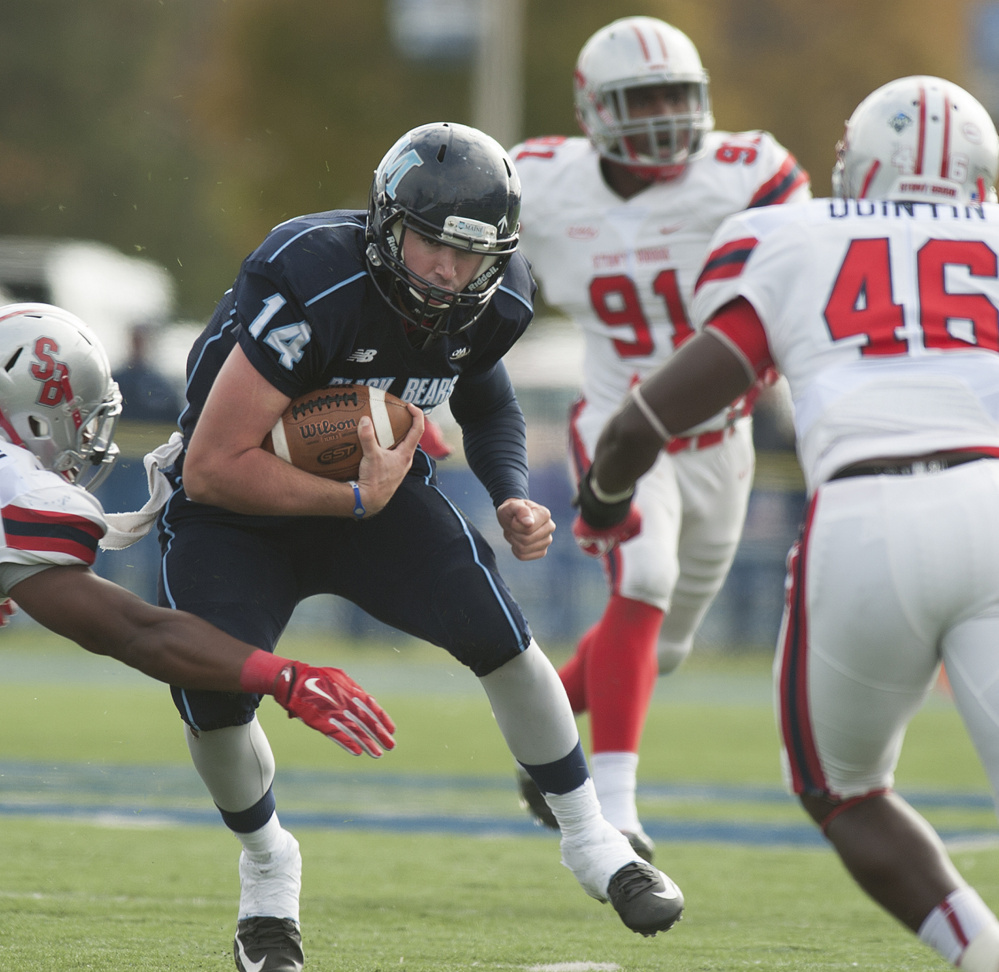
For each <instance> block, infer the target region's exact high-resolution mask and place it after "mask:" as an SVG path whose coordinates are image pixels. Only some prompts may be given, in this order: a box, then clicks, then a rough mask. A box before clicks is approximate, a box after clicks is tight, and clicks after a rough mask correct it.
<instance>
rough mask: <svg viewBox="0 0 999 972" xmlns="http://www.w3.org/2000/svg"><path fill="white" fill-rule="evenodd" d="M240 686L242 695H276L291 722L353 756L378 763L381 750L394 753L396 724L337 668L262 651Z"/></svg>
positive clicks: (249, 665)
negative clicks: (322, 666) (365, 756)
mask: <svg viewBox="0 0 999 972" xmlns="http://www.w3.org/2000/svg"><path fill="white" fill-rule="evenodd" d="M275 670H276V671H277V674H276V676H275V675H274V672H275ZM268 679H269V681H268ZM240 683H241V685H242V687H243V689H244V691H247V692H266V693H268V694H270V695H273V696H274V698H275V699H276V700H277V702H278V704H279V705H281V706H283V707H284V708H285V709H287V710H288V718H289V719H291V718H295V719H301V720H302V722H304V723H305V724H306V725H307V726H311V727H312V728H313V729H316V730H317V731H319V732H321V733H322V734H323V735H324V736H326V737H327V738H328V739H332V740H333V742H335V743H336V744H337V745H339V746H342V747H343V748H344V749H346V750H347V752H348V753H353V754H354V755H355V756H360V755H361V753H362V752H365V753H367V754H368V755H369V756H374V757H378V756H381V755H382V748H384V749H394V748H395V740H394V739H393V738H392V733H393V732H395V723H394V722H393V721H392V719H391V718H390V717H389V715H388V713H387V712H385V710H384V709H382V707H381V706H380V705H379V704H378V703H377V702H376V701H375V700H374V699H373V698H372V697H371V696H370V695H368V693H367V692H365V691H364V689H362V688H361V686H360V685H358V684H357V682H355V681H354V680H353V679H352V678H351V677H350V676H349V675H348V674H347V673H346V672H344V671H342V670H341V669H339V668H314V667H313V666H312V665H306V664H304V663H303V662H295V661H289V660H288V659H286V658H281V657H279V656H276V655H270V654H268V653H267V652H266V651H260V650H258V651H255V652H254V653H253V654H252V655H250V657H249V658H248V659H247V660H246V663H245V664H244V666H243V671H242V673H241V675H240ZM262 686H266V687H262Z"/></svg>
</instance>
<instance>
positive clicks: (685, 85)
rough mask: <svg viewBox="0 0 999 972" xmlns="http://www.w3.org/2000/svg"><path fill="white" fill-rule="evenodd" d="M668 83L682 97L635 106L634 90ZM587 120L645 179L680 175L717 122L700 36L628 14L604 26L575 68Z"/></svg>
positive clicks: (594, 134) (581, 114)
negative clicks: (656, 106)
mask: <svg viewBox="0 0 999 972" xmlns="http://www.w3.org/2000/svg"><path fill="white" fill-rule="evenodd" d="M663 85H666V86H668V90H669V91H670V94H671V96H672V98H674V99H675V104H674V105H673V106H671V107H670V108H669V110H668V111H664V112H660V113H656V114H652V115H648V116H646V115H645V113H644V112H643V113H642V114H641V115H636V114H635V113H634V108H633V104H634V102H633V101H632V102H630V101H629V92H631V93H632V94H631V97H632V98H634V97H635V96H636V94H638V95H640V94H641V92H637V93H636V92H635V90H634V89H640V88H653V87H656V86H663ZM575 102H576V118H577V120H578V121H579V127H580V128H582V130H583V132H584V133H585V134H586V137H587V138H589V140H590V141H591V142H592V143H593V145H594V147H595V148H596V149H597V151H598V152H599V153H600V155H601V156H603V157H604V158H606V159H610V160H612V161H614V162H619V163H621V164H622V165H626V166H628V167H629V168H631V169H634V170H636V171H637V172H638V174H640V175H641V176H642V177H643V178H648V179H656V180H664V179H672V178H675V177H676V176H677V175H679V174H680V173H681V172H682V171H683V169H684V167H685V166H686V164H687V163H688V162H689V161H690V160H691V159H692V158H694V157H695V156H696V155H697V154H698V153H699V152H700V151H701V146H702V142H703V139H704V134H705V132H710V131H711V130H712V129H713V128H714V124H715V120H714V116H713V115H712V114H711V102H710V98H709V94H708V73H707V71H705V70H704V68H703V67H702V65H701V58H700V55H699V54H698V53H697V48H696V47H694V44H693V42H692V41H691V40H690V38H689V37H687V35H686V34H684V33H683V32H682V31H680V30H677V29H676V28H675V27H672V26H670V25H669V24H667V23H664V22H663V21H662V20H657V19H656V18H655V17H623V18H621V19H620V20H615V21H614V22H613V23H611V24H608V25H607V26H606V27H603V28H601V29H600V30H598V31H597V32H596V33H595V34H594V35H593V36H592V37H591V38H590V39H589V40H588V41H587V42H586V43H585V44H584V45H583V49H582V50H581V51H580V52H579V58H578V60H577V61H576V75H575Z"/></svg>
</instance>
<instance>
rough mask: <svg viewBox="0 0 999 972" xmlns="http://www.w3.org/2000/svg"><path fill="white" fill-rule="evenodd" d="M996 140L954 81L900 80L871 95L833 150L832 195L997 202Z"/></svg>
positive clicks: (988, 122) (978, 109) (980, 112)
mask: <svg viewBox="0 0 999 972" xmlns="http://www.w3.org/2000/svg"><path fill="white" fill-rule="evenodd" d="M997 175H999V135H997V134H996V127H995V125H994V124H993V122H992V119H991V118H990V117H989V113H988V112H987V111H986V110H985V108H983V107H982V105H981V104H980V103H979V102H978V101H976V100H975V98H973V97H972V96H971V95H970V94H968V92H967V91H965V90H964V89H963V88H961V87H959V86H958V85H956V84H954V83H953V82H951V81H945V80H944V79H943V78H934V77H929V76H926V75H916V76H913V77H908V78H899V79H898V80H896V81H891V82H889V83H888V84H886V85H883V86H882V87H880V88H878V89H877V90H876V91H874V92H872V93H871V94H869V95H868V96H867V97H866V98H865V99H864V100H863V101H862V102H861V103H860V104H859V105H858V106H857V108H856V110H855V111H854V112H853V114H852V115H851V116H850V120H849V121H848V122H847V123H846V132H845V134H844V135H843V138H842V140H841V141H840V142H839V143H838V144H837V146H836V164H835V166H834V167H833V174H832V188H833V195H834V196H838V197H840V198H846V199H896V200H902V201H917V202H952V203H969V202H970V203H978V202H982V201H983V200H984V201H988V202H995V201H996V190H995V182H996V177H997Z"/></svg>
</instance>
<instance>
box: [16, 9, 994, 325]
mask: <svg viewBox="0 0 999 972" xmlns="http://www.w3.org/2000/svg"><path fill="white" fill-rule="evenodd" d="M487 5H488V6H487ZM995 7H996V4H994V3H988V2H982V0H944V2H940V0H877V2H871V0H826V2H824V3H815V2H813V0H631V2H619V0H465V2H463V0H363V2H357V0H88V2H87V3H79V2H77V0H5V2H4V4H3V7H2V8H0V28H2V36H3V38H4V49H5V56H4V58H3V59H2V60H0V83H2V90H3V92H4V98H3V100H2V102H0V233H2V234H3V235H31V236H39V235H41V236H51V237H61V238H65V237H75V238H83V239H93V240H98V241H102V242H105V243H109V244H112V245H114V246H115V247H117V248H118V249H120V250H122V251H123V252H125V253H132V254H140V255H143V256H146V257H150V258H152V259H154V260H156V261H158V262H160V263H162V264H163V265H164V266H165V267H166V268H167V269H168V270H169V271H170V273H171V274H172V275H173V277H174V278H175V279H176V282H177V292H178V297H179V312H180V313H181V314H182V315H184V316H186V317H190V318H195V319H203V318H205V317H206V316H207V315H208V314H209V313H210V311H211V308H212V306H213V305H214V303H215V301H216V299H217V298H218V296H219V295H220V294H221V293H222V291H223V290H225V288H226V287H227V286H228V285H229V284H230V283H231V281H232V279H233V277H234V275H235V272H236V270H237V268H238V265H239V262H240V261H241V260H242V258H243V257H244V256H245V255H246V253H248V252H249V250H250V249H252V248H253V247H254V246H255V245H256V244H257V243H258V242H259V240H260V239H261V238H262V236H263V234H264V233H266V231H267V230H268V229H269V228H270V227H271V226H273V225H274V224H275V223H277V222H279V221H281V220H282V219H285V218H287V217H289V216H292V215H295V214H297V213H301V212H311V211H316V210H322V209H328V208H337V207H363V206H364V205H365V202H366V194H367V189H368V183H369V181H370V177H371V172H372V170H373V168H374V166H375V165H376V163H377V162H378V160H379V159H380V158H381V156H382V155H383V154H384V152H385V151H386V150H387V149H388V148H389V146H390V145H391V144H392V142H393V141H394V140H395V139H396V138H397V137H398V136H399V135H401V134H402V133H403V132H405V131H406V130H408V129H409V128H411V127H413V126H415V125H418V124H422V123H424V122H428V121H438V120H443V119H447V120H453V121H460V122H465V123H469V124H478V125H480V126H481V127H486V128H487V130H488V129H490V128H493V126H491V125H490V123H489V119H488V118H486V119H483V118H482V117H480V116H481V115H482V112H483V111H488V110H489V107H488V106H489V101H488V98H485V99H484V98H483V91H482V90H481V85H482V84H483V83H485V84H487V85H493V86H495V85H496V83H497V82H496V80H495V79H496V77H497V75H496V74H495V70H496V69H497V64H496V63H494V65H493V69H494V73H493V74H486V75H483V74H482V72H481V62H480V61H477V59H476V52H475V49H474V45H471V44H469V43H468V42H467V38H466V39H465V41H463V40H462V32H461V26H462V21H463V19H466V20H467V19H468V18H470V17H471V18H473V19H474V17H476V16H482V15H483V14H484V13H485V16H487V17H488V19H489V20H490V21H491V23H490V25H489V27H488V28H487V31H486V35H485V36H486V40H485V45H486V46H485V47H484V48H483V49H482V51H481V52H480V54H481V56H485V55H486V54H487V53H488V52H490V51H492V52H494V53H496V52H497V50H498V48H497V45H498V44H500V43H501V42H503V40H504V36H503V32H502V27H503V25H506V24H513V25H516V24H517V23H520V24H521V25H522V29H521V30H520V31H516V33H517V34H518V35H519V37H520V39H521V41H522V46H520V47H519V49H514V50H513V51H507V49H505V48H503V49H502V50H501V56H500V57H498V58H495V59H494V61H496V62H498V66H499V69H500V70H505V71H506V72H507V77H509V78H510V79H511V80H510V81H509V82H508V84H509V87H510V92H509V93H510V94H511V96H512V98H513V101H514V104H513V110H514V115H513V121H512V123H511V122H510V121H509V120H497V122H496V124H497V126H499V127H501V128H503V129H504V131H503V132H502V133H501V132H499V131H497V130H495V129H494V130H493V131H492V134H495V135H497V137H500V138H501V140H502V141H504V142H506V143H507V144H509V143H511V142H512V141H514V140H517V139H519V138H521V137H524V136H527V135H537V134H552V133H562V134H572V133H574V132H575V121H574V117H573V112H572V97H571V90H572V89H571V82H572V69H573V65H574V63H575V59H576V55H577V53H578V51H579V48H580V47H581V46H582V44H583V42H584V41H585V40H586V38H587V37H589V36H590V34H592V33H593V32H594V31H595V30H596V29H598V28H599V27H601V26H602V25H603V24H605V23H607V22H609V21H610V20H613V19H614V18H616V17H619V16H625V15H629V14H650V15H653V16H658V17H662V18H663V19H665V20H668V21H670V22H672V23H674V24H675V25H676V26H678V27H680V28H681V29H683V30H685V31H686V32H687V33H688V34H690V36H691V38H692V39H693V40H694V42H695V43H696V44H697V46H698V48H699V49H700V52H701V56H702V59H703V61H704V63H705V65H706V67H707V68H708V70H709V72H710V74H711V80H712V89H711V90H712V96H713V100H714V109H715V115H716V118H717V124H718V127H720V128H726V129H736V130H738V129H743V128H766V129H768V130H770V131H772V132H773V133H774V134H775V135H776V136H777V137H778V139H780V140H781V141H782V142H783V143H784V144H785V145H787V146H788V147H789V148H790V149H791V150H792V151H794V152H795V154H796V155H797V156H798V158H799V159H800V160H801V162H802V163H803V164H804V165H805V167H806V168H807V169H808V170H809V171H810V172H811V174H812V177H813V181H814V185H815V189H816V192H817V193H819V194H821V193H824V192H826V191H827V189H828V174H829V169H830V167H831V164H832V159H833V145H834V143H835V141H836V139H837V138H838V137H839V135H840V133H841V131H842V124H843V121H844V120H845V118H846V117H847V116H848V115H849V113H850V111H851V110H852V109H853V107H854V106H855V105H856V104H857V102H858V101H859V100H860V99H861V98H862V97H863V96H864V95H865V94H867V93H868V92H869V91H870V90H871V89H872V88H874V87H875V86H877V85H878V84H881V83H883V82H885V81H888V80H891V79H892V78H894V77H898V76H900V75H903V74H912V73H928V74H940V75H943V76H946V77H949V78H952V79H953V80H955V81H957V82H958V83H960V84H963V85H965V86H966V87H969V88H971V90H973V91H975V92H976V93H977V94H979V96H980V97H982V100H983V101H987V102H988V100H989V98H990V97H991V96H990V94H989V86H990V84H991V83H992V75H991V74H990V73H989V72H990V71H992V70H995V63H994V62H995V61H996V60H999V53H997V40H996V31H995V30H994V29H993V27H992V25H993V22H994V21H995V20H996V19H997V18H996V16H995V15H994V14H995ZM518 18H519V19H518ZM414 25H415V27H414ZM435 38H436V39H437V41H438V43H435ZM506 40H507V41H509V38H507V39H506ZM483 78H485V79H486V80H485V81H483ZM477 84H478V85H479V88H478V89H477V87H476V85H477ZM488 93H489V92H488V91H487V92H486V94H488ZM493 93H495V92H493ZM484 106H485V107H484ZM501 122H502V123H501Z"/></svg>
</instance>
